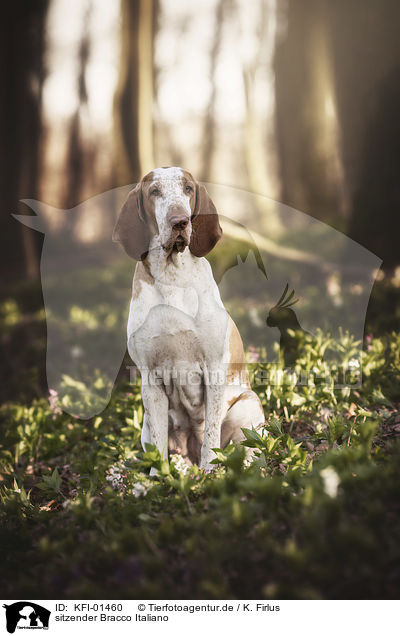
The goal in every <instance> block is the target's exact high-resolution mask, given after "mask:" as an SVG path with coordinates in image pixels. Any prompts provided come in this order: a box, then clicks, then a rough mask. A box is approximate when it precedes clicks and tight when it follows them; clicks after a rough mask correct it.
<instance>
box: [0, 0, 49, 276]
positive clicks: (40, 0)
mask: <svg viewBox="0 0 400 636" xmlns="http://www.w3.org/2000/svg"><path fill="white" fill-rule="evenodd" d="M47 8H48V0H37V1H36V2H28V3H27V2H24V1H23V0H15V1H14V2H7V3H6V4H5V5H4V7H3V12H2V20H1V27H0V78H1V85H2V86H3V90H2V94H1V98H0V136H1V148H2V152H1V155H0V210H1V218H2V226H3V227H2V231H1V234H0V236H1V239H0V240H1V246H0V263H1V265H2V267H3V268H6V269H7V279H10V278H18V277H25V276H28V277H35V276H37V275H38V265H39V254H40V246H41V241H42V236H41V235H40V234H38V233H35V232H34V231H32V230H30V229H29V228H27V227H25V226H24V225H22V224H21V223H18V222H17V221H16V220H15V219H13V218H12V216H11V214H12V213H18V211H19V210H18V208H19V200H20V199H22V198H35V197H36V196H37V191H38V181H39V174H40V154H39V151H40V137H41V93H42V85H43V79H44V66H43V53H44V32H45V21H46V13H47Z"/></svg>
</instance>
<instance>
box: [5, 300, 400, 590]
mask: <svg viewBox="0 0 400 636" xmlns="http://www.w3.org/2000/svg"><path fill="white" fill-rule="evenodd" d="M15 312H16V310H15V307H14V314H15ZM9 315H10V316H11V318H10V320H14V318H13V317H12V312H9ZM16 319H17V318H15V320H16ZM299 338H300V342H299V343H298V351H299V357H298V360H297V365H296V368H295V370H296V372H297V377H300V376H301V375H302V374H303V375H304V377H306V378H307V382H305V383H300V384H299V383H296V381H295V380H296V378H295V377H294V376H293V373H290V372H288V371H286V370H284V369H283V368H281V367H279V365H278V366H276V365H275V366H272V365H266V364H257V363H254V364H252V365H251V374H252V380H253V385H254V387H255V390H257V392H258V394H259V396H260V399H261V401H262V403H263V406H264V409H265V413H266V418H267V424H266V426H265V428H264V429H262V430H261V431H257V432H256V431H253V430H247V431H245V433H246V441H245V445H247V446H249V447H252V448H253V449H254V459H253V461H252V462H251V463H249V462H247V461H246V460H245V448H244V445H242V446H233V445H231V446H229V447H227V448H226V449H224V450H216V459H215V463H216V469H215V472H214V473H213V474H211V475H206V474H204V473H203V472H201V471H199V469H198V468H197V467H195V466H194V467H192V468H190V469H187V468H186V467H185V466H182V465H181V463H180V462H179V460H178V461H172V462H170V463H169V464H168V463H167V462H165V461H162V460H161V459H160V457H159V454H158V452H157V451H156V449H155V448H152V447H148V448H147V450H146V452H143V451H142V449H141V446H140V427H141V421H142V416H143V410H142V404H141V399H140V386H139V385H130V384H127V383H120V384H119V385H118V386H117V387H116V389H115V390H114V393H113V396H112V400H111V402H110V404H109V406H108V407H107V409H106V410H105V411H104V412H103V413H102V414H101V415H100V416H97V417H95V418H93V419H91V420H85V421H84V420H79V419H76V418H74V417H72V416H69V415H66V414H65V413H63V412H62V411H61V409H60V404H59V402H58V400H59V399H60V398H59V396H57V395H56V394H52V395H50V396H49V399H45V398H41V399H36V400H31V401H29V402H27V401H26V399H23V398H21V400H20V401H18V400H13V401H9V402H7V403H5V404H4V405H3V406H2V407H1V410H0V420H1V422H0V462H1V467H0V480H1V481H0V486H1V511H0V553H1V564H2V581H1V587H2V589H1V595H2V597H3V598H17V597H18V598H22V597H27V598H28V597H32V598H35V596H36V595H37V590H38V589H40V596H41V598H43V599H45V598H57V597H62V598H64V599H69V598H85V599H91V598H109V599H111V598H180V599H189V598H208V599H219V598H239V599H240V598H268V599H274V598H295V599H301V598H327V599H332V598H397V597H398V594H399V589H400V543H399V540H398V538H399V536H400V516H399V511H400V503H399V498H398V492H399V484H400V444H399V441H398V438H399V435H400V413H399V403H400V336H399V335H397V334H396V333H392V334H391V335H384V336H382V337H379V338H372V337H369V338H368V342H366V343H365V348H364V351H363V353H362V359H361V363H362V369H363V378H362V384H361V385H360V384H359V382H357V380H358V379H359V378H358V373H359V367H358V366H357V364H358V358H355V352H356V351H358V349H357V343H354V342H353V341H352V339H351V338H350V337H348V336H347V335H345V334H344V335H342V337H341V339H340V340H339V341H337V342H336V343H335V342H333V341H332V340H331V339H330V338H329V335H327V334H322V333H320V334H319V335H318V336H317V337H316V338H313V339H312V340H311V338H308V339H307V336H305V335H302V336H299ZM327 347H330V349H331V350H332V351H334V354H335V355H333V356H331V359H330V360H329V361H327V360H326V359H325V358H324V352H325V350H326V348H327ZM325 357H326V356H325ZM344 369H345V370H347V373H348V374H350V376H348V377H350V380H351V381H352V386H344V387H341V388H335V387H334V383H333V381H332V380H331V378H332V377H336V378H338V376H339V375H340V373H341V372H342V371H343V370H344ZM27 404H28V405H27ZM61 406H62V405H61ZM152 465H154V466H156V467H158V469H159V476H158V477H156V478H151V479H150V478H149V476H148V475H149V467H150V466H152ZM39 582H40V583H39ZM38 586H39V587H38Z"/></svg>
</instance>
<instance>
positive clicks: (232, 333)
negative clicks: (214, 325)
mask: <svg viewBox="0 0 400 636" xmlns="http://www.w3.org/2000/svg"><path fill="white" fill-rule="evenodd" d="M239 377H241V379H242V380H244V381H245V383H246V384H247V386H248V387H249V388H250V382H249V377H248V374H247V369H246V360H245V357H244V350H243V342H242V339H241V337H240V333H239V331H238V328H237V327H236V325H235V323H234V322H233V320H232V318H229V364H228V368H227V372H226V381H227V384H233V383H234V381H235V380H236V379H237V378H239Z"/></svg>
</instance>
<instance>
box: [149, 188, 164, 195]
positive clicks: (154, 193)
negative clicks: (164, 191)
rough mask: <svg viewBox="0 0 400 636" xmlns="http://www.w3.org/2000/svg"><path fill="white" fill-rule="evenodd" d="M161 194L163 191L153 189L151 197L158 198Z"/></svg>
mask: <svg viewBox="0 0 400 636" xmlns="http://www.w3.org/2000/svg"><path fill="white" fill-rule="evenodd" d="M160 194H161V190H160V189H159V188H152V190H150V195H151V196H152V197H158V196H160Z"/></svg>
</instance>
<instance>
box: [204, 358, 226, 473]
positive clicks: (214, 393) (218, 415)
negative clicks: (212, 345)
mask: <svg viewBox="0 0 400 636" xmlns="http://www.w3.org/2000/svg"><path fill="white" fill-rule="evenodd" d="M221 373H222V370H221V369H214V371H213V372H212V373H210V375H209V377H208V382H207V383H206V387H205V388H206V403H205V426H204V439H203V444H202V447H201V461H200V468H203V470H206V471H211V470H212V469H213V467H214V466H213V464H211V461H212V460H213V459H215V453H214V452H213V450H212V449H213V448H220V447H221V422H222V405H223V397H224V390H225V383H224V382H222V378H221Z"/></svg>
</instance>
